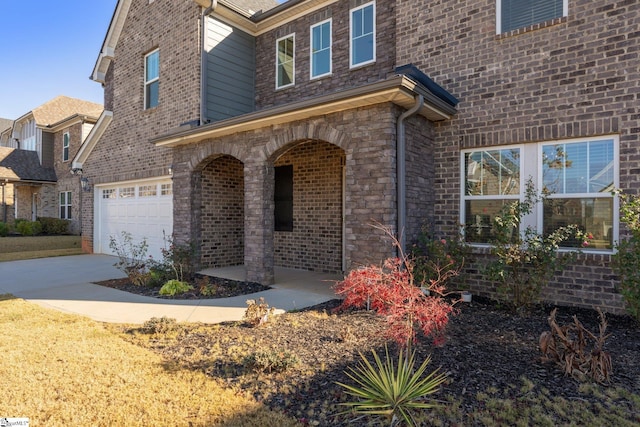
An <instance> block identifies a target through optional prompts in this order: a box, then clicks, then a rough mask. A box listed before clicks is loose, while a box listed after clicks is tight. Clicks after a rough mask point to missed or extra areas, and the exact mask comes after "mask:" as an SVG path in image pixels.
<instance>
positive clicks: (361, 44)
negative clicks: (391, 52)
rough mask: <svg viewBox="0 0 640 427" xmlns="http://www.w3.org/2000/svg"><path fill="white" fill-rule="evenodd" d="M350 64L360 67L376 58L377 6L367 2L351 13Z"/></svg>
mask: <svg viewBox="0 0 640 427" xmlns="http://www.w3.org/2000/svg"><path fill="white" fill-rule="evenodd" d="M349 28H350V33H351V36H350V37H349V58H350V59H349V66H350V67H352V68H353V67H358V66H361V65H365V64H369V63H371V62H374V61H375V60H376V8H375V3H374V2H371V3H366V4H364V5H362V6H359V7H357V8H354V9H351V13H350V14H349Z"/></svg>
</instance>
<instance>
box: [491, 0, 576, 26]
mask: <svg viewBox="0 0 640 427" xmlns="http://www.w3.org/2000/svg"><path fill="white" fill-rule="evenodd" d="M496 1H497V8H496V10H497V25H496V28H497V33H498V34H500V33H505V32H507V31H511V30H516V29H518V28H523V27H527V26H529V25H533V24H538V23H541V22H544V21H548V20H550V19H554V18H560V17H563V16H566V15H567V0H496Z"/></svg>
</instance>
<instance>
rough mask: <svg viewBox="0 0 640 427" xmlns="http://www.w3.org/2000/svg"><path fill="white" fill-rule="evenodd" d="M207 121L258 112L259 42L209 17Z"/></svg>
mask: <svg viewBox="0 0 640 427" xmlns="http://www.w3.org/2000/svg"><path fill="white" fill-rule="evenodd" d="M205 49H206V52H207V55H206V58H207V63H206V72H207V77H206V81H207V92H206V99H205V102H206V106H207V119H209V120H211V121H217V120H222V119H226V118H229V117H234V116H239V115H241V114H245V113H249V112H251V111H253V110H254V109H255V107H254V106H255V101H254V99H255V90H254V87H255V84H254V79H255V39H254V38H253V37H252V36H250V35H249V34H247V33H244V32H242V31H240V30H238V29H237V28H234V27H231V26H230V25H227V24H225V23H223V22H220V21H218V20H216V19H214V18H211V17H209V20H208V21H207V38H206V40H205Z"/></svg>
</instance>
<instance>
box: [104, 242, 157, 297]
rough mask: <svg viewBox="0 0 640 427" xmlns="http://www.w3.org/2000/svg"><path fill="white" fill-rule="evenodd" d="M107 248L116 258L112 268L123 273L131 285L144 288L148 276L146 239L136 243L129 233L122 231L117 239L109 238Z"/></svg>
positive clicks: (147, 246) (147, 245)
mask: <svg viewBox="0 0 640 427" xmlns="http://www.w3.org/2000/svg"><path fill="white" fill-rule="evenodd" d="M109 248H110V249H111V250H112V251H113V252H115V254H116V255H117V257H118V261H117V262H116V263H115V264H113V265H114V267H116V268H117V269H118V270H120V271H122V272H123V273H125V274H126V275H127V277H128V278H129V280H131V283H133V284H134V285H136V286H144V285H146V284H147V283H148V282H149V279H150V276H149V272H148V270H147V263H148V262H149V258H148V257H147V250H148V249H149V244H148V243H147V240H146V239H142V241H140V242H138V243H136V242H134V241H133V235H132V234H131V233H129V232H127V231H123V232H122V233H121V235H120V237H119V238H118V237H116V236H109Z"/></svg>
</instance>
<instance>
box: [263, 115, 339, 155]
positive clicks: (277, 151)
mask: <svg viewBox="0 0 640 427" xmlns="http://www.w3.org/2000/svg"><path fill="white" fill-rule="evenodd" d="M310 140H319V141H325V142H328V143H330V144H333V145H335V146H337V147H340V148H342V150H344V151H345V152H347V151H348V148H349V145H350V144H349V143H350V138H349V137H348V136H347V134H345V133H344V132H342V131H340V130H338V129H336V128H334V127H331V126H328V125H326V124H324V123H319V122H305V123H300V124H297V125H294V126H288V127H286V128H284V129H282V131H281V132H277V133H273V134H272V136H271V139H270V140H269V142H268V143H267V145H266V147H265V149H264V158H265V160H268V161H270V162H273V161H274V160H275V159H277V158H278V157H279V156H280V155H281V154H282V153H284V152H286V151H287V150H289V149H291V148H292V144H294V145H295V144H298V143H303V142H306V141H310Z"/></svg>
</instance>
